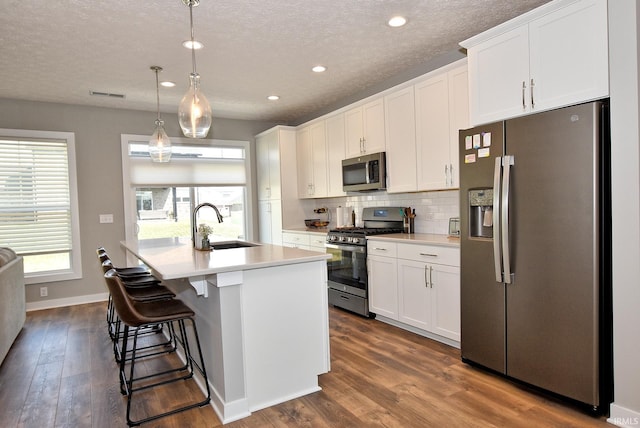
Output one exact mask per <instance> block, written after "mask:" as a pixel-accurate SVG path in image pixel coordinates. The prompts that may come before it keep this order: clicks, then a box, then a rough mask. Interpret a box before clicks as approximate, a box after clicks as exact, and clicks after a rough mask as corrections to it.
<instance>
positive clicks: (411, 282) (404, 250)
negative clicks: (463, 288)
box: [367, 239, 460, 342]
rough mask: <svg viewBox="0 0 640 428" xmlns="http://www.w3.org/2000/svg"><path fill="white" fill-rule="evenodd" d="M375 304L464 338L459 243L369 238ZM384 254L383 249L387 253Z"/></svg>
mask: <svg viewBox="0 0 640 428" xmlns="http://www.w3.org/2000/svg"><path fill="white" fill-rule="evenodd" d="M368 245H369V246H368V251H369V256H368V258H367V263H368V267H369V310H370V311H371V312H373V313H375V314H377V315H381V316H383V317H386V318H389V319H392V320H395V321H398V322H399V323H401V325H400V326H402V325H407V326H411V327H415V328H417V329H420V330H422V331H424V332H428V333H433V334H435V335H437V336H436V337H435V338H436V339H437V337H438V336H441V337H445V338H447V339H451V340H453V341H456V342H459V341H460V263H459V254H460V251H459V249H458V248H453V247H442V246H436V245H423V244H404V243H397V244H395V243H391V245H393V249H392V250H391V249H389V245H390V243H389V242H388V241H387V242H383V241H375V240H372V239H369V240H368ZM381 254H382V255H381Z"/></svg>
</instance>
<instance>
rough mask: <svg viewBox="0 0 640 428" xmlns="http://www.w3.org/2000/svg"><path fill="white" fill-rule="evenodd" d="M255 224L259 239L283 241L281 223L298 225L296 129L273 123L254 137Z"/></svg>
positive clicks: (299, 218)
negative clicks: (256, 193) (256, 209)
mask: <svg viewBox="0 0 640 428" xmlns="http://www.w3.org/2000/svg"><path fill="white" fill-rule="evenodd" d="M256 164H257V182H258V199H259V201H258V225H259V236H260V242H265V243H272V244H278V245H279V244H280V243H282V227H283V225H289V224H298V223H299V222H300V220H301V219H302V218H304V211H303V210H302V207H301V206H300V204H299V203H298V183H297V171H296V131H295V128H292V127H288V126H276V127H274V128H271V129H269V130H267V131H264V132H263V133H261V134H259V135H257V136H256Z"/></svg>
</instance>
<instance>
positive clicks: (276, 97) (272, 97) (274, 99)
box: [267, 95, 280, 101]
mask: <svg viewBox="0 0 640 428" xmlns="http://www.w3.org/2000/svg"><path fill="white" fill-rule="evenodd" d="M267 99H268V100H269V101H277V100H279V99H280V97H279V96H278V95H269V96H268V97H267Z"/></svg>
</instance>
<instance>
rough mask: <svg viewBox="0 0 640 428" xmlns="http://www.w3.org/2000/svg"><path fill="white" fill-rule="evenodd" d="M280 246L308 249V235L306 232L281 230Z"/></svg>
mask: <svg viewBox="0 0 640 428" xmlns="http://www.w3.org/2000/svg"><path fill="white" fill-rule="evenodd" d="M282 246H284V247H293V248H301V249H303V250H308V249H309V235H308V234H307V233H306V232H282Z"/></svg>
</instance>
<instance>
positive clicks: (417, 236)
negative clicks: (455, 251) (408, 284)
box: [367, 233, 460, 247]
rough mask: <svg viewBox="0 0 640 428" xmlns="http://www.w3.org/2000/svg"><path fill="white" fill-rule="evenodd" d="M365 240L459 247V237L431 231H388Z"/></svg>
mask: <svg viewBox="0 0 640 428" xmlns="http://www.w3.org/2000/svg"><path fill="white" fill-rule="evenodd" d="M367 240H372V241H373V240H375V241H395V242H401V243H402V242H404V243H411V244H425V245H442V246H446V247H460V238H456V237H449V236H447V235H436V234H432V233H390V234H388V235H374V236H368V237H367Z"/></svg>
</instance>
